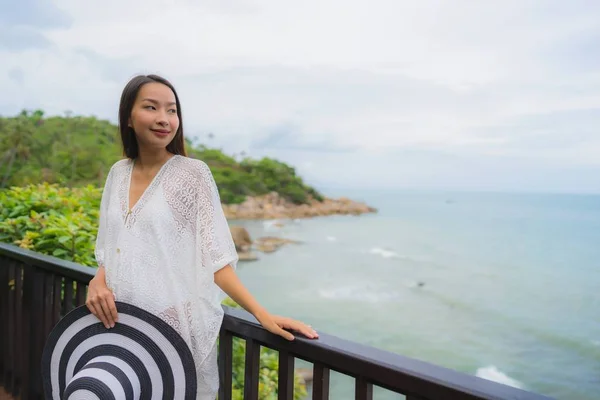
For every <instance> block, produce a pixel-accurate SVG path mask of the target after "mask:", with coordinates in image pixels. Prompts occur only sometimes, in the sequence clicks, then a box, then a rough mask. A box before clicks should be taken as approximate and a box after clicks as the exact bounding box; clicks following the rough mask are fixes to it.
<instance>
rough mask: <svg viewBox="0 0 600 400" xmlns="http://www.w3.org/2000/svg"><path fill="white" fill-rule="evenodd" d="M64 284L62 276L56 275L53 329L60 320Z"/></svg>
mask: <svg viewBox="0 0 600 400" xmlns="http://www.w3.org/2000/svg"><path fill="white" fill-rule="evenodd" d="M62 283H63V279H62V277H61V276H60V275H54V298H53V299H52V327H54V325H56V323H57V322H58V321H59V320H60V318H61V315H60V312H61V310H62V301H61V299H60V298H61V294H62Z"/></svg>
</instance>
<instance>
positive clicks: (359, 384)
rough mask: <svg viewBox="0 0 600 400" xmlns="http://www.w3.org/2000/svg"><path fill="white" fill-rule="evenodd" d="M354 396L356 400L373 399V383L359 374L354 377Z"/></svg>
mask: <svg viewBox="0 0 600 400" xmlns="http://www.w3.org/2000/svg"><path fill="white" fill-rule="evenodd" d="M354 397H355V398H356V400H373V385H372V384H371V383H369V382H367V381H366V380H365V379H364V378H363V377H360V376H359V377H358V378H356V386H355V396H354Z"/></svg>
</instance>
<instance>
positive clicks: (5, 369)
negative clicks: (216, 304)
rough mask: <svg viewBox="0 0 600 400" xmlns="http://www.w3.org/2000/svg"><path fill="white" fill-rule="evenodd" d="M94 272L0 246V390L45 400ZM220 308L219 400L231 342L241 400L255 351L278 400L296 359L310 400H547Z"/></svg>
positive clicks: (254, 396) (247, 395)
mask: <svg viewBox="0 0 600 400" xmlns="http://www.w3.org/2000/svg"><path fill="white" fill-rule="evenodd" d="M93 274H94V269H92V268H89V267H84V266H81V265H78V264H74V263H71V262H67V261H63V260H59V259H56V258H54V257H49V256H45V255H41V254H39V253H35V252H31V251H28V250H24V249H21V248H18V247H15V246H12V245H7V244H3V243H0V352H1V353H0V387H2V386H3V387H4V389H5V390H6V391H7V392H8V393H11V394H12V395H13V396H20V398H21V399H22V400H30V399H35V400H37V399H43V395H42V385H41V379H40V360H41V354H42V349H43V345H44V342H45V339H46V337H47V336H48V334H49V332H50V331H51V329H52V327H53V326H54V324H56V322H57V321H58V320H59V319H60V318H61V316H63V315H64V314H65V313H67V312H69V311H70V310H71V309H73V308H74V307H77V306H79V305H82V304H84V303H85V294H86V287H87V283H88V282H89V280H90V279H91V277H92V276H93ZM224 308H225V318H224V321H223V327H222V329H221V334H220V339H219V341H220V342H219V374H220V377H221V389H220V392H219V399H223V400H228V399H231V392H232V370H233V368H232V362H233V345H232V344H233V338H234V337H238V338H241V339H244V340H245V341H246V356H245V377H244V382H245V385H244V399H247V400H258V382H259V376H258V374H259V362H260V348H261V346H265V347H268V348H271V349H274V350H277V351H278V352H279V379H278V397H279V399H287V400H289V399H292V398H293V392H294V364H295V360H296V359H302V360H306V361H309V362H311V363H313V365H314V369H313V382H312V398H313V399H328V398H329V377H330V371H337V372H340V373H343V374H346V375H349V376H351V377H353V378H354V380H355V390H354V391H355V399H372V396H373V395H372V393H373V386H380V387H383V388H386V389H388V390H391V391H393V392H396V393H401V394H404V395H405V396H406V398H407V399H409V400H426V399H444V400H445V399H452V400H461V399H520V400H542V399H548V398H547V397H545V396H542V395H539V394H536V393H531V392H527V391H524V390H520V389H516V388H512V387H509V386H505V385H502V384H498V383H495V382H491V381H487V380H484V379H481V378H478V377H475V376H471V375H467V374H463V373H460V372H456V371H453V370H449V369H446V368H442V367H439V366H436V365H432V364H429V363H425V362H422V361H418V360H414V359H411V358H407V357H404V356H401V355H398V354H393V353H390V352H386V351H383V350H379V349H376V348H372V347H368V346H363V345H360V344H358V343H354V342H350V341H347V340H344V339H340V338H337V337H335V336H331V335H327V334H325V333H321V332H320V333H319V335H320V338H319V339H318V340H305V339H302V338H297V339H296V340H295V341H293V342H288V341H286V340H285V339H283V338H281V337H279V336H275V335H273V334H271V333H269V332H268V331H266V330H264V329H263V328H262V327H261V326H260V325H259V324H258V323H257V322H256V320H255V319H254V318H253V317H252V316H251V315H250V314H248V313H246V312H245V311H243V310H238V309H231V308H229V307H224Z"/></svg>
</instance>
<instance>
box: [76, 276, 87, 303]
mask: <svg viewBox="0 0 600 400" xmlns="http://www.w3.org/2000/svg"><path fill="white" fill-rule="evenodd" d="M86 295H87V285H86V284H85V283H83V282H77V299H76V302H75V307H79V306H82V305H84V304H85V299H86Z"/></svg>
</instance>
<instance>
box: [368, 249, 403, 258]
mask: <svg viewBox="0 0 600 400" xmlns="http://www.w3.org/2000/svg"><path fill="white" fill-rule="evenodd" d="M369 253H370V254H375V255H378V256H381V257H383V258H400V256H399V255H398V253H396V252H395V251H392V250H388V249H384V248H381V247H373V248H371V249H369Z"/></svg>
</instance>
